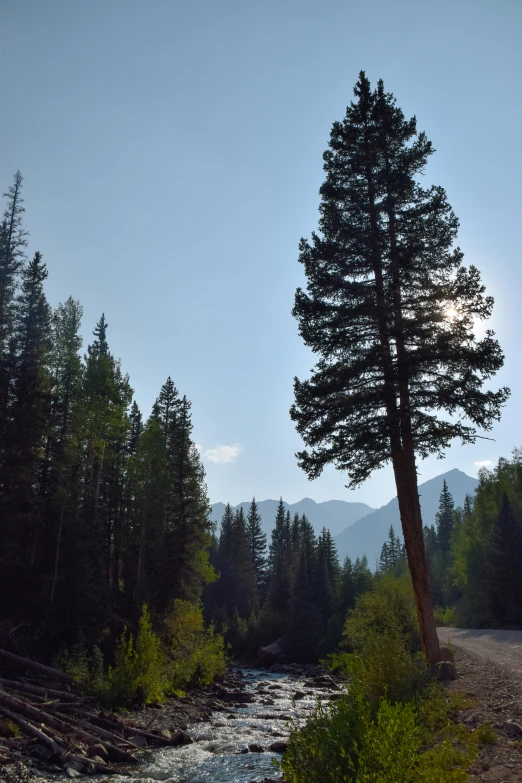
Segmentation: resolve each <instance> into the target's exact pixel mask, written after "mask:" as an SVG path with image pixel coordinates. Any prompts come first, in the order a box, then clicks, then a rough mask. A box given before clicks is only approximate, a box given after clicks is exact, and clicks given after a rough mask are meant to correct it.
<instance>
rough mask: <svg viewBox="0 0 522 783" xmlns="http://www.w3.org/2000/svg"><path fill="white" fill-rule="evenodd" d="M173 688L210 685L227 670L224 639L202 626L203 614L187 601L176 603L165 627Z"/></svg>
mask: <svg viewBox="0 0 522 783" xmlns="http://www.w3.org/2000/svg"><path fill="white" fill-rule="evenodd" d="M164 637H165V641H166V645H167V651H168V659H169V663H168V678H169V682H170V688H171V690H173V691H180V690H183V689H184V688H186V687H187V685H209V684H210V683H211V682H212V680H213V679H214V678H215V677H216V676H217V675H219V674H222V673H223V672H224V670H225V666H226V656H225V645H224V640H223V636H222V635H221V634H218V633H216V630H215V628H214V626H213V625H210V626H209V627H208V628H205V627H204V624H203V611H202V609H201V608H200V607H198V606H195V605H194V604H191V603H189V602H188V601H182V600H179V599H177V600H175V601H173V603H172V605H171V607H170V609H169V612H168V614H167V618H166V620H165V623H164Z"/></svg>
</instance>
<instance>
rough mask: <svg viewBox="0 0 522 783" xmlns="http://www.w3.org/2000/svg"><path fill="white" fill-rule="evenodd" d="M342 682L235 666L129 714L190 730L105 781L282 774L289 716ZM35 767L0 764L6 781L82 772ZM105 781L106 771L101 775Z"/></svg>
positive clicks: (317, 673) (311, 673)
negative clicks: (178, 740) (280, 765)
mask: <svg viewBox="0 0 522 783" xmlns="http://www.w3.org/2000/svg"><path fill="white" fill-rule="evenodd" d="M337 694H338V686H337V684H336V683H335V681H334V680H333V679H332V678H331V677H329V676H328V675H325V673H324V671H322V670H321V669H319V668H317V667H313V666H308V667H301V666H296V665H289V666H281V665H279V666H274V667H272V668H271V669H270V670H266V669H265V670H263V669H248V668H246V667H231V668H229V669H227V671H226V673H225V675H224V676H223V677H221V678H220V679H219V680H218V681H216V682H215V683H213V684H212V685H210V686H207V687H203V688H198V689H195V690H193V691H192V692H191V693H189V694H187V696H185V697H184V698H181V699H170V700H169V701H168V702H166V703H165V704H164V705H156V706H154V707H148V708H147V709H144V710H140V711H134V712H132V713H130V717H131V718H132V722H133V723H135V724H137V725H140V726H142V727H143V728H154V729H155V730H163V731H165V732H169V733H171V734H172V733H173V732H174V731H178V730H181V731H183V732H184V735H185V741H184V744H181V745H180V746H178V747H168V746H167V747H164V748H161V749H157V748H155V749H148V748H147V747H144V748H143V750H142V752H141V753H140V754H139V755H140V764H139V766H138V765H136V766H135V765H132V766H128V767H125V766H121V765H120V766H118V767H117V769H118V774H117V775H115V776H111V778H103V780H112V781H114V783H120V782H121V783H123V781H134V783H137V782H138V781H141V782H145V781H154V780H168V781H172V783H174V781H176V783H177V781H184V782H186V783H190V782H191V781H193V780H194V781H196V780H197V781H198V783H202V782H203V781H208V782H209V783H218V781H219V783H228V781H232V780H238V779H239V780H245V781H251V780H256V781H263V780H265V779H267V780H270V779H273V778H278V777H280V772H279V770H278V769H277V767H276V766H274V761H276V760H277V759H280V758H281V754H282V753H283V752H284V750H285V749H286V740H287V737H288V734H289V728H290V727H289V722H295V721H302V720H304V719H305V717H306V714H307V712H308V711H309V710H310V709H311V708H312V707H313V706H314V704H315V702H316V699H317V697H318V696H319V695H321V696H322V697H323V698H336V697H337ZM29 763H30V764H31V766H30V767H29V766H27V764H25V765H21V764H20V763H17V764H16V765H14V766H13V765H6V766H5V767H3V768H2V767H0V780H1V781H6V782H7V783H15V781H16V782H17V781H20V783H26V781H27V782H28V781H33V780H39V781H40V783H44V781H50V782H52V783H59V782H60V781H62V780H66V779H70V777H76V775H74V773H73V771H70V772H68V773H66V774H67V775H68V778H67V777H65V776H64V770H63V769H60V770H58V769H56V768H54V769H53V768H52V765H50V764H46V763H44V762H42V761H41V760H38V759H30V760H29ZM98 780H100V778H98Z"/></svg>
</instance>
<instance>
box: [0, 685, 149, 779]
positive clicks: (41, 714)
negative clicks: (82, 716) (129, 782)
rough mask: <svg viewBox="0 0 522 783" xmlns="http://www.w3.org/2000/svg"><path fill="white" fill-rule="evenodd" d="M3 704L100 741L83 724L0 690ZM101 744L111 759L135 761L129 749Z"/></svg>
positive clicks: (67, 731) (87, 740) (64, 730)
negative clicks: (63, 717) (68, 719)
mask: <svg viewBox="0 0 522 783" xmlns="http://www.w3.org/2000/svg"><path fill="white" fill-rule="evenodd" d="M2 704H3V705H6V706H7V707H8V709H14V710H16V711H17V712H18V713H20V714H21V715H23V716H24V717H26V718H29V719H30V720H33V721H37V722H38V723H40V724H42V725H44V726H46V727H47V728H49V729H54V730H55V731H58V732H61V733H63V734H73V735H74V736H76V737H78V739H80V740H82V741H83V742H85V743H86V744H87V745H96V744H97V743H99V742H100V739H99V738H98V737H96V736H95V735H94V734H92V732H87V731H85V729H83V728H82V727H81V726H77V725H76V724H75V722H73V721H68V722H66V721H63V720H60V718H57V717H56V716H55V715H52V714H50V713H49V712H48V711H47V710H45V709H41V708H37V707H34V706H33V705H31V704H27V702H24V701H22V700H21V699H17V698H16V697H15V696H10V695H8V694H7V693H2V692H1V691H0V705H2ZM101 744H102V745H103V746H104V747H105V749H106V750H107V753H108V756H109V758H110V759H111V761H120V762H123V763H126V764H132V763H134V762H135V758H134V756H131V755H130V753H127V751H125V750H122V749H121V748H117V747H116V746H114V745H111V744H110V743H108V742H102V743H101Z"/></svg>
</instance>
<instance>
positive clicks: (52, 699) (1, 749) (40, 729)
mask: <svg viewBox="0 0 522 783" xmlns="http://www.w3.org/2000/svg"><path fill="white" fill-rule="evenodd" d="M2 664H6V665H7V666H9V669H10V670H14V671H15V672H17V673H16V674H10V676H9V677H7V676H5V677H4V676H0V721H1V722H2V723H3V724H4V725H8V723H7V722H8V721H10V722H11V723H13V724H15V725H16V726H17V727H18V729H19V731H20V733H21V734H23V735H24V737H26V738H27V740H26V741H24V742H20V740H15V739H9V738H2V736H0V764H7V763H10V762H11V761H13V760H16V759H19V758H20V755H27V756H31V757H33V758H34V757H36V758H39V759H41V760H43V761H47V762H50V763H52V764H53V765H56V764H58V765H60V766H61V767H63V768H64V769H65V770H71V776H72V777H74V776H75V775H74V774H73V772H76V773H83V774H96V773H104V774H110V773H115V772H116V771H117V770H116V769H115V768H114V766H112V765H113V764H115V763H125V764H129V763H135V762H136V761H137V759H136V757H135V754H136V753H137V752H141V753H143V752H148V751H145V750H144V746H146V745H181V744H184V743H185V742H187V741H189V742H190V741H191V740H190V738H188V736H187V735H186V734H185V732H183V731H181V730H177V731H175V732H169V731H167V730H165V729H161V730H159V731H155V730H154V729H151V728H149V729H143V728H141V727H140V726H138V725H136V724H135V723H133V722H132V720H128V719H127V718H125V719H124V718H122V717H120V716H117V715H115V714H114V713H112V712H107V711H104V710H101V711H100V710H98V709H97V708H96V704H95V701H94V700H93V699H92V698H90V697H86V696H81V695H79V694H77V693H75V692H74V686H75V682H74V679H73V677H71V676H70V675H69V674H66V673H65V672H62V671H59V670H58V669H54V668H52V667H49V666H44V665H43V664H41V663H38V662H36V661H32V660H30V659H29V658H23V657H21V656H19V655H15V654H14V653H11V652H8V651H7V650H2V649H0V672H2ZM18 672H20V674H18ZM31 675H32V676H31ZM34 675H37V677H35V676H34Z"/></svg>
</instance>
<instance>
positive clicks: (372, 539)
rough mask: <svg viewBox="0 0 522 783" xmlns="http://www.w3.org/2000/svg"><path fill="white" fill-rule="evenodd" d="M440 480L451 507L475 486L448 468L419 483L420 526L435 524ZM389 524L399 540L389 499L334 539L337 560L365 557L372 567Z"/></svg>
mask: <svg viewBox="0 0 522 783" xmlns="http://www.w3.org/2000/svg"><path fill="white" fill-rule="evenodd" d="M444 480H446V483H447V485H448V489H449V491H450V492H451V494H452V496H453V500H454V502H455V507H457V506H461V505H462V504H463V503H464V498H465V497H466V495H473V494H474V492H475V489H476V488H477V487H478V483H479V482H478V480H477V479H475V478H472V477H471V476H468V475H467V473H464V471H462V470H459V469H458V468H452V470H448V471H446V473H441V474H440V475H439V476H435V477H434V478H431V479H428V480H427V481H424V482H423V483H422V484H419V497H420V503H421V509H422V522H423V524H424V525H433V524H434V523H435V515H436V513H437V511H438V508H439V496H440V491H441V489H442V484H443V482H444ZM390 525H393V527H394V530H395V532H396V533H398V534H399V535H400V536H401V538H402V526H401V520H400V514H399V504H398V501H397V497H394V498H392V499H391V500H390V501H389V503H387V504H386V505H385V506H381V508H379V509H377V511H373V512H371V513H370V514H367V515H366V516H364V517H362V518H361V519H359V520H357V522H355V523H354V524H353V525H351V526H350V527H347V528H346V529H345V530H343V531H342V532H341V533H339V534H338V535H337V536H335V542H336V544H337V550H338V553H339V558H340V559H341V561H342V560H344V558H345V557H350V558H353V559H355V558H356V557H362V555H366V556H367V558H368V562H369V564H370V566H373V564H374V562H375V560H376V558H377V557H378V556H379V554H380V551H381V547H382V545H383V543H384V541H385V540H386V537H387V535H388V530H389V529H390Z"/></svg>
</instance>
